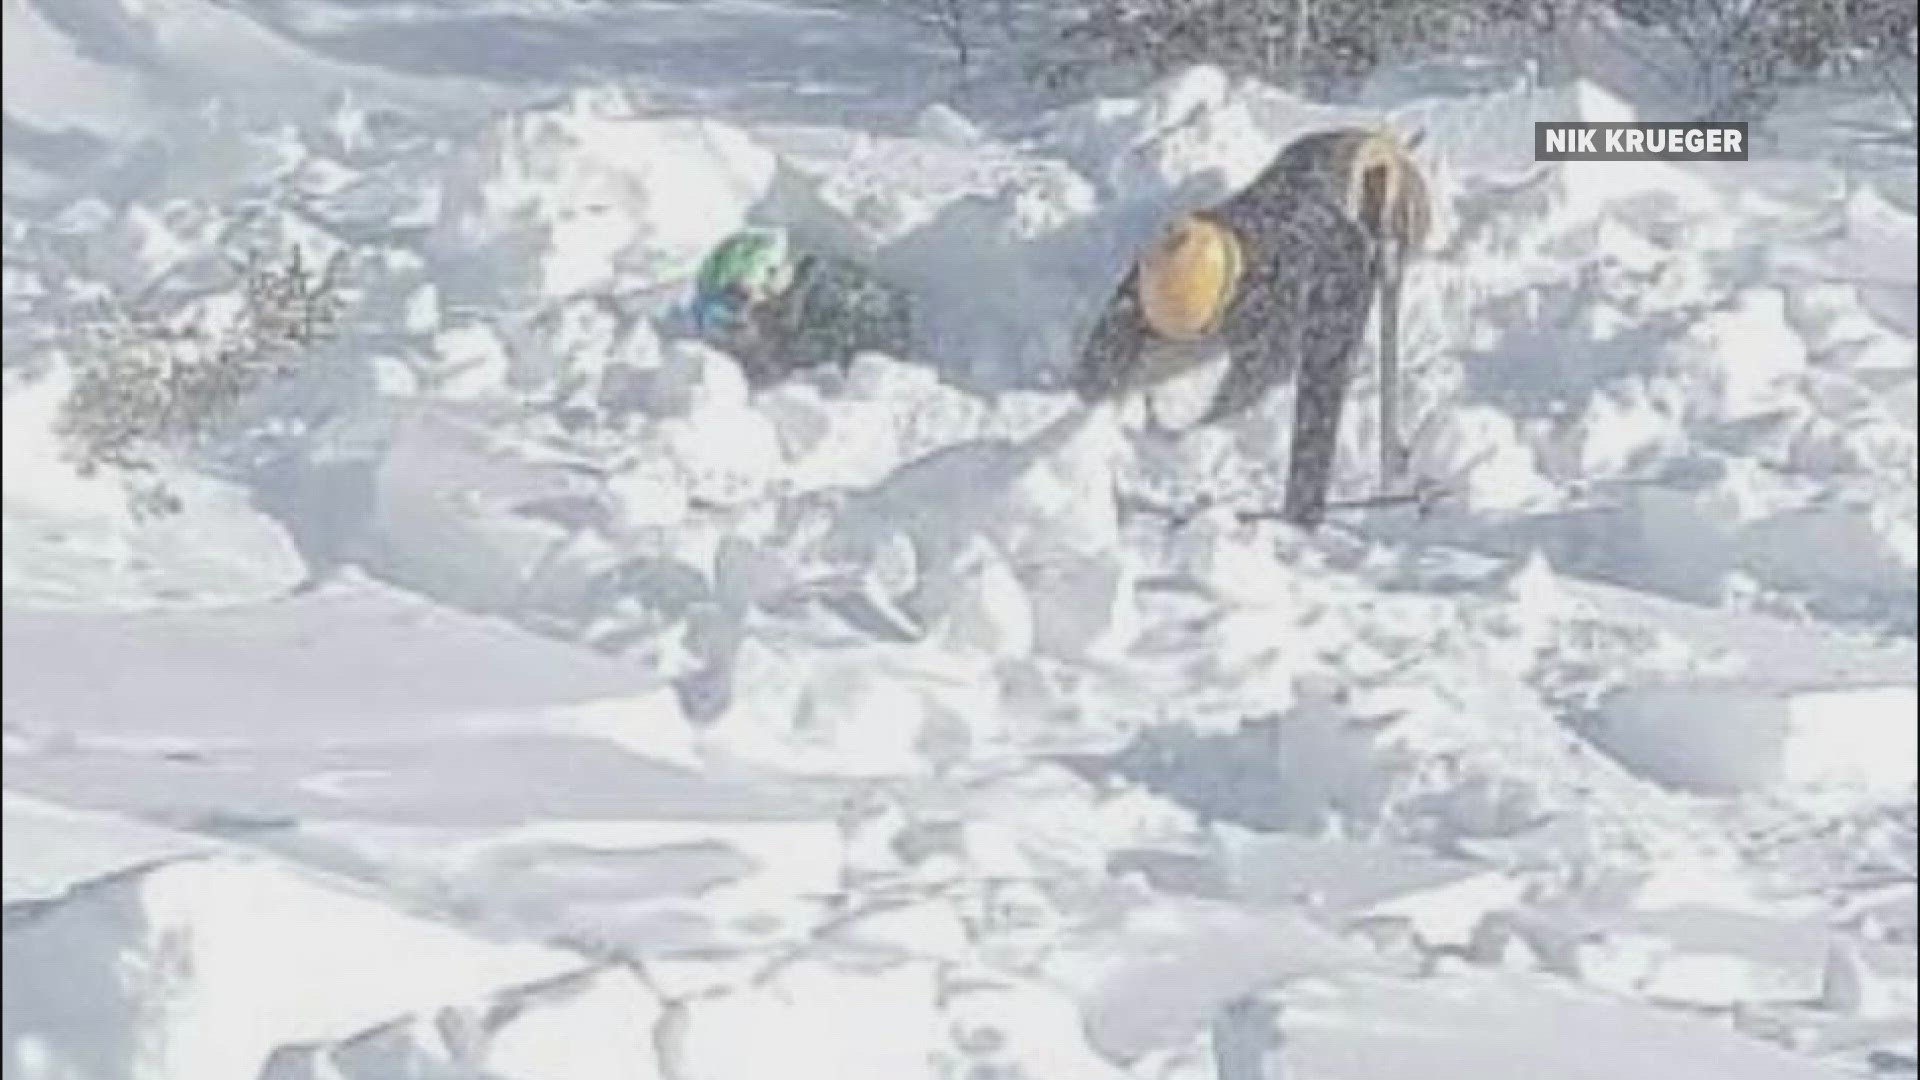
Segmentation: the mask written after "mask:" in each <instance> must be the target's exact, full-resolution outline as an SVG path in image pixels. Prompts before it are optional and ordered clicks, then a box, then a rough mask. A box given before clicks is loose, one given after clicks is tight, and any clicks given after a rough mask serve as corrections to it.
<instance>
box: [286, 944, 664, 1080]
mask: <svg viewBox="0 0 1920 1080" xmlns="http://www.w3.org/2000/svg"><path fill="white" fill-rule="evenodd" d="M660 1013H661V1008H660V1002H659V1000H658V998H657V997H655V995H654V994H653V992H652V991H650V990H648V989H647V988H646V986H645V985H644V984H643V983H641V981H640V979H639V978H638V977H637V976H635V975H634V974H633V973H632V972H630V971H627V970H625V969H621V968H602V969H594V970H590V971H585V972H580V973H577V974H571V975H564V976H562V977H560V978H558V979H553V980H549V981H546V982H541V983H535V984H533V985H531V986H525V987H516V988H514V989H512V990H508V991H505V992H502V993H501V994H499V995H498V996H496V997H494V998H493V999H491V1000H490V1001H487V1002H485V1003H484V1004H483V1005H482V1006H477V1007H468V1008H446V1009H442V1010H440V1011H438V1012H437V1013H434V1014H430V1015H421V1016H410V1017H406V1018H403V1019H400V1020H395V1021H393V1022H391V1023H388V1024H384V1025H382V1026H380V1027H378V1028H375V1029H373V1030H370V1031H366V1032H362V1033H360V1034H357V1035H355V1036H353V1037H351V1038H349V1039H346V1040H343V1041H341V1042H337V1043H333V1044H320V1045H306V1046H299V1047H290V1048H286V1049H283V1050H281V1051H280V1052H279V1053H277V1054H275V1055H274V1057H273V1060H272V1062H271V1063H270V1064H269V1065H268V1066H267V1068H266V1071H265V1072H263V1073H262V1074H261V1077H260V1080H391V1078H393V1077H402V1076H404V1077H432V1078H434V1080H441V1078H445V1080H481V1078H483V1077H484V1078H485V1080H659V1078H660V1076H661V1072H660V1067H659V1060H658V1058H657V1056H656V1055H655V1053H654V1049H653V1030H654V1026H655V1025H656V1024H657V1023H658V1022H659V1018H660Z"/></svg>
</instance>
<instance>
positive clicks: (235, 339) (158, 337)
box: [57, 251, 342, 510]
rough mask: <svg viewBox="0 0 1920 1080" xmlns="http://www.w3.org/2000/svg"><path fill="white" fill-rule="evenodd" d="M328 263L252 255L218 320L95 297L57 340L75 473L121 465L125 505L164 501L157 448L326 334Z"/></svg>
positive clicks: (289, 369) (225, 415)
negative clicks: (69, 370) (68, 335)
mask: <svg viewBox="0 0 1920 1080" xmlns="http://www.w3.org/2000/svg"><path fill="white" fill-rule="evenodd" d="M338 267H339V262H338V260H337V259H336V260H333V261H330V262H329V263H328V264H327V265H326V266H325V267H324V268H321V269H319V270H315V269H313V268H312V267H310V266H308V265H307V263H306V261H305V260H304V259H303V258H302V256H301V255H300V254H299V253H298V252H297V251H296V252H295V253H294V254H293V255H292V256H291V257H289V258H288V259H286V260H285V261H284V262H280V263H265V262H262V261H257V260H256V261H254V262H251V263H250V264H249V265H248V266H247V267H246V268H245V269H244V270H243V271H242V276H241V286H242V292H241V302H240V305H239V309H238V311H237V312H236V313H235V315H234V317H233V318H232V319H231V320H230V321H227V322H226V323H225V324H224V325H221V326H217V327H206V326H202V325H198V324H188V325H182V324H181V320H180V319H179V317H178V315H177V313H176V314H174V315H171V316H170V315H169V314H167V313H164V312H159V311H154V310H150V309H144V308H129V307H127V306H124V305H121V304H118V303H111V302H110V303H104V304H101V305H99V306H98V308H97V314H96V315H95V317H93V318H91V319H88V320H85V321H83V322H82V323H81V324H80V325H79V327H78V328H77V329H76V330H75V331H74V333H73V337H72V340H71V341H69V342H68V343H67V347H66V349H65V351H66V352H67V354H68V355H69V356H70V357H71V358H72V360H73V363H74V367H75V371H74V382H73V388H72V391H71V392H70V393H69V395H68V397H67V400H66V402H65V403H64V405H63V407H62V410H61V413H60V416H59V419H58V426H57V434H58V435H59V437H60V438H61V440H62V442H63V444H64V446H65V448H66V450H67V451H68V452H69V453H70V454H71V455H72V457H73V459H74V461H75V462H76V464H77V465H78V466H79V468H80V470H81V471H82V473H85V474H91V473H93V472H96V471H98V470H100V469H102V468H112V469H117V470H120V471H122V472H123V473H126V474H128V475H129V479H130V486H131V487H132V488H133V490H134V493H135V495H136V496H137V498H136V509H146V510H167V509H172V508H174V506H173V505H172V500H171V497H170V496H168V495H167V494H166V493H165V491H164V488H162V487H159V486H157V484H155V483H154V482H152V477H153V474H154V472H155V460H156V456H157V455H160V454H164V453H167V452H173V451H181V450H190V449H194V448H197V447H198V446H200V445H202V444H203V443H204V442H205V440H207V439H208V438H209V437H210V436H211V435H212V434H213V433H214V432H216V431H217V430H218V429H219V428H220V427H221V425H222V424H223V423H224V422H226V421H228V420H230V419H232V418H233V417H234V416H235V415H236V413H237V412H238V410H239V408H240V406H241V404H242V403H243V402H244V401H245V400H246V399H247V398H249V397H250V396H251V395H253V394H255V393H256V392H258V391H260V390H261V389H263V388H265V387H267V386H269V385H272V384H273V383H276V382H278V381H280V380H282V379H285V378H286V377H288V376H290V375H292V374H294V373H295V372H297V371H299V370H300V368H301V366H302V364H303V363H304V362H305V361H306V359H307V358H308V357H309V356H310V355H311V354H312V350H313V348H314V347H315V346H316V345H318V344H320V343H321V342H322V341H324V340H326V339H328V338H330V337H331V336H332V335H333V333H334V330H335V327H336V324H337V322H338V319H339V316H340V313H341V309H342V302H341V297H340V289H339V274H338V272H337V271H338ZM143 477H144V478H145V481H146V482H144V483H139V482H134V481H135V480H136V479H137V478H143Z"/></svg>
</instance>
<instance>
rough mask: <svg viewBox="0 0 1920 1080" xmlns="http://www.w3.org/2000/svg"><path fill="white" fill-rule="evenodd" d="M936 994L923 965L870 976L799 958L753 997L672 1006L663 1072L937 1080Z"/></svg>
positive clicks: (747, 1078) (734, 1079)
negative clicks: (934, 1050) (934, 1049)
mask: <svg viewBox="0 0 1920 1080" xmlns="http://www.w3.org/2000/svg"><path fill="white" fill-rule="evenodd" d="M938 989H939V988H938V980H937V978H936V976H935V972H934V969H933V968H932V966H931V965H929V964H925V963H907V964H897V965H894V966H892V967H889V968H884V969H881V970H871V971H869V970H863V969H860V968H850V967H847V966H844V965H840V964H836V963H834V962H833V961H831V960H828V959H824V958H815V957H812V956H802V957H800V958H798V959H795V960H792V961H789V962H787V963H786V964H784V965H783V966H781V967H780V968H778V969H777V970H776V971H775V972H774V973H773V974H772V975H771V977H769V978H768V979H767V980H765V981H764V983H763V984H761V985H758V986H755V987H753V988H751V989H747V990H741V991H738V992H734V993H727V994H721V995H718V996H714V997H709V998H701V999H696V1000H694V1001H691V1002H687V1003H685V1004H682V1005H676V1006H674V1007H673V1008H672V1009H671V1010H670V1011H669V1013H668V1016H667V1019H666V1021H665V1022H664V1023H663V1025H662V1029H661V1057H662V1063H663V1064H664V1065H665V1070H664V1071H665V1072H666V1074H667V1075H668V1076H672V1077H677V1078H680V1080H765V1078H766V1077H769V1076H794V1077H801V1076H806V1077H814V1076H818V1077H829V1076H845V1077H856V1076H863V1077H864V1076H871V1077H887V1078H889V1080H937V1078H938V1076H939V1074H938V1073H936V1072H935V1069H934V1063H933V1061H932V1055H931V1053H930V1051H931V1049H932V1048H933V1047H934V1046H936V1045H938V1044H939V1043H940V1042H941V1041H943V1040H942V1038H941V1031H940V1010H939V1006H938V1003H937V997H938Z"/></svg>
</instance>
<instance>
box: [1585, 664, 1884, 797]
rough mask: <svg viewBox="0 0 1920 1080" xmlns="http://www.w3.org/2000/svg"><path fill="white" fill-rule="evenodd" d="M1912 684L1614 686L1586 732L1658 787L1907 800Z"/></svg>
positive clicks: (1715, 793) (1726, 793)
mask: <svg viewBox="0 0 1920 1080" xmlns="http://www.w3.org/2000/svg"><path fill="white" fill-rule="evenodd" d="M1915 708H1916V699H1915V692H1914V688H1913V687H1912V686H1855V687H1802V688H1794V687H1769V686H1766V685H1764V684H1726V685H1675V686H1651V687H1635V688H1629V689H1625V690H1621V691H1618V692H1617V693H1615V694H1614V695H1613V696H1612V697H1611V698H1609V699H1608V701H1607V702H1606V703H1605V704H1604V705H1603V707H1602V718H1601V721H1600V723H1599V725H1598V726H1597V727H1596V729H1595V732H1594V737H1595V738H1596V739H1597V740H1598V741H1599V742H1600V744H1601V745H1602V746H1603V747H1605V748H1606V749H1607V750H1608V751H1609V752H1611V753H1612V754H1614V755H1615V756H1616V757H1618V758H1620V759H1621V760H1622V761H1624V762H1626V763H1627V764H1628V765H1629V766H1630V767H1631V768H1633V769H1635V770H1636V771H1638V772H1640V773H1642V774H1643V775H1645V776H1648V777H1651V778H1653V779H1655V780H1658V781H1660V782H1661V783H1665V784H1671V785H1673V786H1675V787H1679V788H1682V789H1685V790H1688V791H1694V792H1700V793H1703V794H1710V795H1739V794H1748V793H1753V792H1769V793H1773V794H1777V795H1780V796H1783V797H1788V798H1793V799H1796V800H1808V801H1812V802H1815V803H1818V804H1820V805H1830V804H1832V803H1833V802H1834V801H1835V800H1838V801H1839V802H1840V803H1841V804H1842V805H1843V806H1844V805H1845V804H1846V803H1850V802H1856V801H1859V802H1868V803H1871V802H1874V801H1878V800H1884V799H1897V798H1900V797H1902V796H1905V797H1908V798H1911V797H1912V793H1913V788H1914V783H1915V770H1914V755H1915V750H1916V747H1915V729H1914V724H1913V715H1914V709H1915Z"/></svg>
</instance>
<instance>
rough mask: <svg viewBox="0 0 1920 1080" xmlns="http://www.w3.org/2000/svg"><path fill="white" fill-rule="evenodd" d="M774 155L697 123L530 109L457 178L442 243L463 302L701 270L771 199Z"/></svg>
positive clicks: (483, 142)
mask: <svg viewBox="0 0 1920 1080" xmlns="http://www.w3.org/2000/svg"><path fill="white" fill-rule="evenodd" d="M773 169H774V162H773V157H772V155H771V154H769V153H768V152H767V151H766V150H764V149H762V148H760V147H759V146H757V145H755V144H754V143H753V142H752V141H751V140H750V139H749V138H748V137H747V136H746V135H745V134H743V133H742V132H740V131H738V130H736V129H734V128H730V127H726V126H724V125H719V124H713V123H709V122H706V121H698V120H633V119H623V118H608V117H604V116H596V115H592V114H591V113H589V112H586V111H582V110H575V109H570V108H564V107H563V108H555V109H546V110H540V111H533V112H522V113H516V114H513V115H511V116H508V117H506V118H504V119H502V120H500V121H498V122H497V123H495V124H494V125H493V126H492V127H491V128H489V129H488V130H487V131H486V132H484V133H483V134H482V135H481V136H480V137H479V139H478V140H477V141H476V143H475V145H473V146H472V147H471V148H470V149H468V150H466V151H465V152H464V153H463V154H462V155H460V157H459V159H458V161H457V162H456V166H455V171H454V173H453V175H452V177H451V178H450V180H449V181H448V184H447V192H446V197H445V200H444V206H443V208H442V213H441V217H440V221H439V223H438V225H437V228H436V232H435V236H434V240H433V247H434V252H435V255H436V256H437V258H438V260H439V261H440V263H441V266H442V268H443V283H445V284H448V285H449V286H450V287H451V289H452V291H453V292H454V293H455V294H456V295H457V296H458V297H459V298H460V299H462V300H468V301H472V302H485V301H488V300H492V301H495V302H499V301H505V302H507V303H510V304H522V305H526V304H532V303H536V302H538V301H541V300H545V299H552V298H559V297H565V296H570V295H576V294H579V293H584V292H588V291H593V290H603V289H609V288H611V287H613V286H614V285H616V283H619V282H622V281H629V280H630V281H633V282H635V283H638V284H641V285H643V286H644V285H653V284H659V283H661V282H663V281H667V280H671V279H673V278H676V277H679V276H681V275H684V274H686V273H688V272H690V271H691V269H692V267H693V265H694V264H695V263H696V262H697V261H698V260H699V259H700V258H701V257H702V256H703V255H704V254H705V253H706V252H707V251H708V250H709V249H711V248H712V246H713V245H714V244H715V243H717V242H719V240H720V239H721V238H722V237H724V236H726V235H727V234H728V233H730V232H732V231H733V230H735V229H737V228H738V227H739V226H740V224H741V222H742V221H743V220H744V214H745V210H746V208H747V207H748V206H750V205H751V204H752V203H753V202H754V201H755V200H757V199H758V198H760V197H761V196H762V195H763V194H764V193H765V192H766V190H767V188H768V186H769V185H770V184H771V182H772V178H773Z"/></svg>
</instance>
